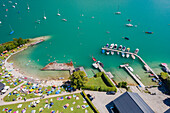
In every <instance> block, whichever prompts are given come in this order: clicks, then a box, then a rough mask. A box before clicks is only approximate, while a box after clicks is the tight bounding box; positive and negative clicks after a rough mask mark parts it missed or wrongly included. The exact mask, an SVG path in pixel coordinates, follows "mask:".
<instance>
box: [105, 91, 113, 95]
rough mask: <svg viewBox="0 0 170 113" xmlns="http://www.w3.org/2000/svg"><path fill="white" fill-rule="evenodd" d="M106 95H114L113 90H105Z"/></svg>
mask: <svg viewBox="0 0 170 113" xmlns="http://www.w3.org/2000/svg"><path fill="white" fill-rule="evenodd" d="M106 94H107V95H114V94H115V92H114V91H109V92H106Z"/></svg>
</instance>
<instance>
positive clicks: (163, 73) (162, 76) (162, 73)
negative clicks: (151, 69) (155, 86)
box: [160, 72, 168, 80]
mask: <svg viewBox="0 0 170 113" xmlns="http://www.w3.org/2000/svg"><path fill="white" fill-rule="evenodd" d="M160 74H161V78H162V79H164V80H165V79H167V78H168V73H165V72H161V73H160Z"/></svg>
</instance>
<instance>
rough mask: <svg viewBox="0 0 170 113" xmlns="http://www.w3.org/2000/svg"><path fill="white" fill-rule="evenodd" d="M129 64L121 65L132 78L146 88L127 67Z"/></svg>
mask: <svg viewBox="0 0 170 113" xmlns="http://www.w3.org/2000/svg"><path fill="white" fill-rule="evenodd" d="M127 66H129V65H128V64H125V65H120V67H121V68H123V67H124V68H125V69H126V71H127V72H128V73H129V74H130V75H131V76H132V78H133V79H134V80H135V81H136V82H137V83H138V84H139V85H140V86H141V87H142V88H145V86H144V85H143V83H142V82H141V81H140V80H139V79H138V78H137V77H136V76H135V75H134V74H133V73H132V72H131V71H130V70H129V69H128V68H127Z"/></svg>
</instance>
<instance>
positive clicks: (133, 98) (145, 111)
mask: <svg viewBox="0 0 170 113" xmlns="http://www.w3.org/2000/svg"><path fill="white" fill-rule="evenodd" d="M113 103H114V105H115V106H116V108H117V109H118V110H119V112H120V113H154V111H153V110H152V109H151V108H150V107H149V106H148V105H147V104H146V103H145V102H144V100H143V99H142V98H141V97H140V96H139V95H138V94H137V93H131V92H125V93H124V94H122V95H121V96H119V97H118V98H117V99H115V100H114V101H113Z"/></svg>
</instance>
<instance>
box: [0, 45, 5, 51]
mask: <svg viewBox="0 0 170 113" xmlns="http://www.w3.org/2000/svg"><path fill="white" fill-rule="evenodd" d="M4 50H5V48H4V46H2V45H0V53H2V52H3V51H4Z"/></svg>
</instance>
